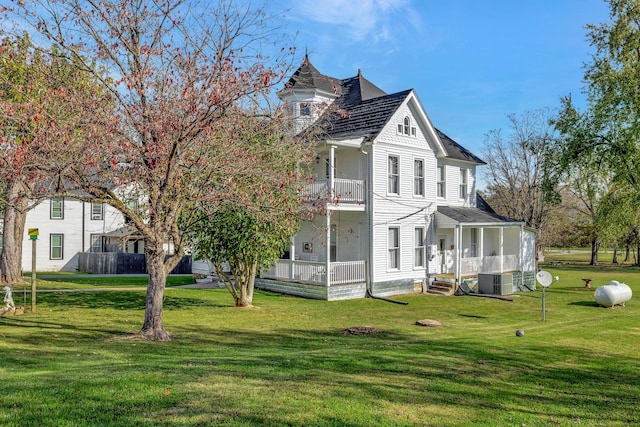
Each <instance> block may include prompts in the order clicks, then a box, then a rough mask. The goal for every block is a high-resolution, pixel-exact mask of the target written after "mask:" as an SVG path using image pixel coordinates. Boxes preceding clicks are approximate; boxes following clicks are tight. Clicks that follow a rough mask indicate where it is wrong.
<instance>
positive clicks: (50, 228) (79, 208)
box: [22, 198, 123, 271]
mask: <svg viewBox="0 0 640 427" xmlns="http://www.w3.org/2000/svg"><path fill="white" fill-rule="evenodd" d="M50 207H51V204H50V200H49V199H46V200H44V201H43V202H41V203H40V204H38V205H37V206H36V207H35V208H33V209H32V210H30V211H29V213H28V214H27V218H26V222H25V237H24V241H23V245H22V269H23V270H24V271H31V259H32V257H31V254H32V242H31V240H29V236H28V234H27V232H28V229H29V228H37V229H38V231H39V233H40V235H39V236H38V239H37V241H36V271H74V270H76V268H77V266H78V259H77V254H78V252H83V251H87V250H89V249H90V244H91V242H90V236H91V234H99V233H106V232H109V231H112V230H115V229H117V228H119V227H121V226H122V225H123V218H122V215H121V214H120V213H119V212H118V211H116V210H115V209H113V208H111V207H108V206H106V205H105V206H104V211H103V212H104V214H103V219H102V220H92V219H91V203H83V202H81V201H79V200H76V199H70V198H65V199H64V218H63V219H51V218H50ZM52 234H61V235H63V254H62V255H63V258H62V259H51V258H50V236H51V235H52Z"/></svg>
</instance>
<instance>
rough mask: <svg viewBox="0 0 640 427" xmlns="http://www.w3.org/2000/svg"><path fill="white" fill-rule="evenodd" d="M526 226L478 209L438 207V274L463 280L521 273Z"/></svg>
mask: <svg viewBox="0 0 640 427" xmlns="http://www.w3.org/2000/svg"><path fill="white" fill-rule="evenodd" d="M523 227H524V224H523V223H521V222H519V221H513V220H509V219H507V218H504V217H500V216H498V215H496V214H495V213H490V212H486V211H483V210H480V209H477V208H456V207H439V208H438V211H437V213H436V231H435V234H436V244H437V253H438V262H437V270H436V272H437V274H439V275H449V276H453V277H454V278H455V279H457V280H458V281H459V280H460V279H461V278H462V277H469V276H477V275H478V274H501V273H508V272H516V271H522V269H523V266H522V252H523V251H522V248H523V242H522V235H523Z"/></svg>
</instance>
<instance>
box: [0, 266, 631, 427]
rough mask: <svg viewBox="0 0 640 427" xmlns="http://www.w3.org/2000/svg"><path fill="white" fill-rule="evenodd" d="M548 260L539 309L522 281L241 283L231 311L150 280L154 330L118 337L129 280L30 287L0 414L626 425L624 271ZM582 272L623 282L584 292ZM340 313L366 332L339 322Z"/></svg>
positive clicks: (6, 370)
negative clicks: (154, 287)
mask: <svg viewBox="0 0 640 427" xmlns="http://www.w3.org/2000/svg"><path fill="white" fill-rule="evenodd" d="M548 270H549V271H550V272H551V273H552V274H553V275H558V276H560V281H559V282H557V283H554V284H553V285H552V286H551V287H550V288H549V289H548V290H547V292H546V308H547V311H546V316H545V317H546V321H545V322H542V321H541V320H540V318H541V313H540V310H541V292H539V291H537V292H531V293H521V294H517V295H515V296H514V297H513V302H508V301H501V300H497V299H489V298H476V297H468V296H467V297H438V296H430V295H411V296H401V297H396V298H397V299H399V300H402V301H407V302H409V305H407V306H401V305H396V304H391V303H388V302H384V301H379V300H371V299H362V300H355V301H343V302H323V301H314V300H306V299H301V298H296V297H290V296H282V295H278V294H273V293H267V292H257V294H256V296H255V299H254V303H255V304H256V305H257V306H259V308H257V309H252V310H247V309H236V308H233V307H232V299H231V297H230V296H229V295H228V293H227V292H226V290H224V289H204V290H201V289H167V291H166V295H165V313H164V320H165V326H166V327H167V329H168V330H169V332H170V333H171V334H172V337H173V340H172V341H171V342H167V343H157V342H144V341H139V340H133V339H130V335H131V334H132V333H134V332H137V330H138V329H139V328H140V326H141V323H142V319H143V310H144V291H138V290H131V291H116V290H112V291H110V292H90V293H87V292H83V293H80V292H76V293H53V292H47V293H45V292H43V293H41V294H39V295H38V310H37V312H36V313H33V314H28V315H24V316H16V317H3V318H0V352H2V358H1V362H0V378H1V381H0V425H2V426H31V425H33V426H36V425H37V426H108V425H111V426H129V425H143V426H144V425H149V426H151V425H154V426H155V425H169V426H193V425H203V426H204V425H237V426H254V425H273V426H282V425H291V426H317V425H320V426H385V425H386V426H402V425H436V426H461V425H462V426H464V425H468V426H529V427H530V426H548V425H566V426H569V425H571V426H573V425H588V426H628V425H638V424H640V410H639V409H638V408H640V370H639V369H640V354H639V352H638V349H640V323H639V319H640V304H638V303H637V295H638V292H640V274H639V273H638V270H636V269H634V268H628V267H627V268H616V269H613V268H609V269H598V270H593V269H589V268H586V267H575V268H574V267H571V266H561V267H553V268H549V269H548ZM586 276H589V277H592V278H593V279H594V281H593V283H592V285H594V286H599V285H602V284H606V283H607V282H608V281H609V280H611V279H616V280H620V281H623V282H625V283H627V284H628V285H629V286H631V288H632V289H633V291H634V293H635V295H636V296H634V298H633V299H632V300H631V301H630V302H628V303H627V306H626V307H625V308H616V309H606V308H601V307H597V306H596V304H595V302H594V299H593V290H591V291H590V290H585V289H583V285H584V284H583V282H582V281H581V280H580V279H581V278H582V277H586ZM61 280H64V279H61ZM95 285H98V283H95ZM59 286H60V287H64V288H68V287H69V285H67V284H66V283H59ZM83 286H85V287H86V286H94V284H93V283H90V284H89V285H83ZM19 299H20V298H16V302H17V303H19V304H21V301H19ZM425 318H429V319H436V320H439V321H441V322H442V323H443V324H444V327H443V328H439V329H436V328H423V327H418V326H415V324H414V323H415V321H416V320H420V319H425ZM354 326H374V327H376V328H377V329H378V330H379V333H377V334H374V335H358V336H351V335H344V334H342V333H341V330H342V329H345V328H349V327H354ZM517 329H523V330H524V331H525V336H524V337H516V335H515V331H516V330H517Z"/></svg>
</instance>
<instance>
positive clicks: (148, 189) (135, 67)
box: [14, 0, 293, 340]
mask: <svg viewBox="0 0 640 427" xmlns="http://www.w3.org/2000/svg"><path fill="white" fill-rule="evenodd" d="M33 3H34V4H30V2H28V1H27V2H25V5H24V6H18V7H17V8H16V10H15V11H14V12H16V13H17V14H18V16H20V19H22V20H23V22H25V21H26V22H30V23H31V24H32V25H33V28H34V29H36V30H37V31H39V33H40V34H41V35H44V36H46V37H47V38H48V39H49V40H51V41H52V42H54V43H56V44H57V45H58V46H59V47H60V51H61V52H62V54H63V55H65V56H67V57H68V58H70V59H73V61H75V62H76V63H80V64H81V69H82V70H84V71H86V72H88V73H91V74H92V75H93V76H94V77H95V78H96V79H98V80H99V81H100V83H101V86H102V87H103V89H104V90H105V91H107V92H109V93H110V94H111V95H112V97H113V99H114V100H115V112H114V114H113V120H112V121H111V122H110V123H109V124H107V127H106V129H105V133H106V134H113V135H114V136H113V138H111V139H106V138H99V137H98V138H96V139H95V140H92V141H88V146H89V147H91V149H90V150H88V151H91V152H95V153H96V154H97V155H93V156H91V160H92V162H93V163H89V161H87V162H86V163H85V164H84V165H81V166H77V167H75V168H73V170H70V171H68V173H67V174H66V175H65V178H66V180H68V181H69V182H73V183H74V184H75V185H76V186H77V187H79V188H81V189H82V190H83V191H84V192H85V193H86V194H87V195H89V197H91V198H94V199H95V200H97V201H102V202H104V203H108V204H110V205H111V206H114V207H115V208H117V209H119V210H120V211H121V212H122V213H123V214H124V216H125V219H126V220H127V221H128V223H130V224H132V225H133V226H135V227H136V228H137V229H138V231H139V232H140V233H141V235H142V236H143V238H144V252H145V255H146V263H147V270H148V273H149V282H148V287H147V297H146V307H145V317H144V323H143V326H142V329H141V330H140V332H139V336H140V337H142V338H144V339H150V340H168V339H170V336H169V334H168V333H167V331H166V330H165V328H164V325H163V321H162V303H163V297H164V289H165V284H166V277H167V275H168V273H169V272H170V271H171V270H172V269H173V268H174V267H175V266H176V265H177V263H178V262H179V261H180V259H181V257H182V255H183V254H184V252H185V248H186V247H187V244H188V242H187V239H186V234H185V233H186V231H187V230H188V227H189V224H191V222H192V218H191V214H193V213H196V212H198V209H199V205H200V204H201V203H203V202H205V201H206V202H208V203H209V202H212V201H215V200H228V199H229V198H230V197H232V196H233V193H232V192H229V190H228V189H229V188H230V187H232V186H229V185H228V184H229V183H232V182H235V181H242V179H243V171H246V170H249V169H251V168H252V167H253V165H252V161H253V159H251V158H248V159H247V158H245V155H244V154H245V153H244V151H243V147H242V145H238V144H235V142H234V139H233V138H227V136H228V135H233V130H234V127H235V126H237V124H238V123H239V121H241V120H243V118H244V117H246V116H247V115H257V114H266V115H271V112H266V113H264V111H262V110H264V107H265V106H267V104H266V103H265V99H266V96H267V95H268V94H269V91H270V89H271V88H272V87H273V86H274V85H277V84H278V83H279V82H280V81H281V79H282V78H283V76H284V75H285V72H286V71H287V70H288V67H289V66H290V62H291V60H292V54H293V50H292V49H276V50H274V49H273V47H274V42H275V41H276V40H275V39H274V35H275V33H274V32H273V31H272V30H270V29H273V26H272V22H273V21H271V20H270V18H269V16H267V15H266V13H265V10H264V8H257V9H254V8H252V7H251V6H247V5H244V6H241V5H239V4H238V3H236V2H234V1H231V0H222V1H220V2H217V3H215V4H213V5H211V4H210V3H209V2H197V1H185V0H160V1H150V0H149V1H148V0H137V1H132V0H105V1H101V2H95V1H80V0H48V1H44V0H43V1H35V2H33ZM268 49H272V50H274V51H275V52H277V56H278V58H275V57H272V58H271V59H268V58H267V57H266V56H265V52H266V51H267V50H268ZM267 64H271V66H269V65H267ZM105 72H106V73H107V76H105V74H104V73H105ZM283 143H286V141H284V142H283ZM65 182H66V181H65ZM245 183H246V185H253V184H252V183H251V182H248V181H245ZM117 189H125V190H126V191H117ZM132 191H133V192H135V194H136V197H137V198H138V199H139V201H141V202H142V203H140V204H139V206H138V208H137V209H133V208H132V207H130V206H129V205H128V204H127V203H126V201H127V200H126V198H127V197H131V192H132ZM127 194H128V195H127ZM167 239H169V240H170V241H171V242H172V245H173V248H174V251H173V253H172V254H171V255H168V254H167V252H166V251H165V246H164V244H165V242H166V240H167Z"/></svg>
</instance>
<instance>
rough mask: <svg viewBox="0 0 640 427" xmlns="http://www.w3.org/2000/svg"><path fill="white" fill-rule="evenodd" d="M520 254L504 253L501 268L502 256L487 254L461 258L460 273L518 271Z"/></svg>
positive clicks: (465, 274) (464, 274)
mask: <svg viewBox="0 0 640 427" xmlns="http://www.w3.org/2000/svg"><path fill="white" fill-rule="evenodd" d="M518 269H520V266H519V265H518V255H515V254H514V255H503V256H502V268H500V256H485V257H471V258H462V259H461V260H460V274H462V275H463V276H467V275H473V274H478V273H504V272H506V271H517V270H518Z"/></svg>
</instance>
